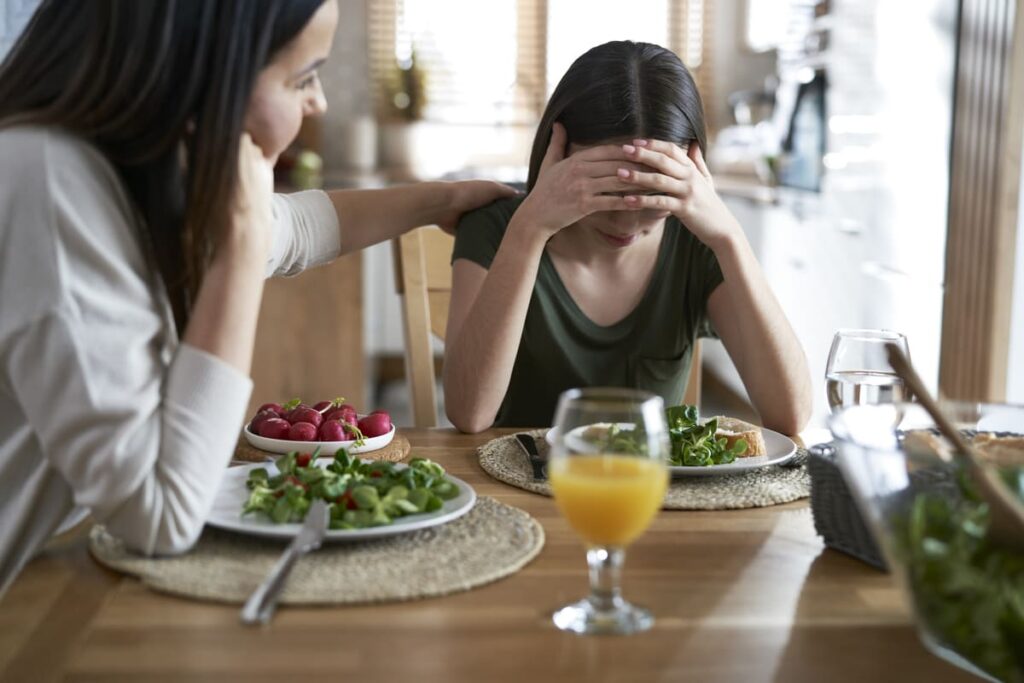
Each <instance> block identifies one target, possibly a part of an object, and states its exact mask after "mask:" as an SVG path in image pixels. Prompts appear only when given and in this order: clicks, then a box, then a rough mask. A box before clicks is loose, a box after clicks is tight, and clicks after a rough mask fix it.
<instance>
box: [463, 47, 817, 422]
mask: <svg viewBox="0 0 1024 683" xmlns="http://www.w3.org/2000/svg"><path fill="white" fill-rule="evenodd" d="M706 148H707V141H706V136H705V129H704V112H703V108H702V105H701V99H700V94H699V93H698V92H697V87H696V85H695V84H694V82H693V78H692V77H691V76H690V73H689V72H688V71H687V70H686V67H685V66H683V63H682V62H681V61H680V60H679V58H678V57H677V56H676V55H675V54H673V53H672V52H670V51H669V50H666V49H664V48H662V47H658V46H656V45H650V44H646V43H633V42H628V41H623V42H612V43H606V44H604V45H600V46H598V47H595V48H593V49H591V50H590V51H588V52H587V53H585V54H584V55H583V56H581V57H580V58H579V59H577V60H576V61H575V62H574V63H573V64H572V66H570V67H569V70H568V71H567V72H566V74H565V76H564V77H563V78H562V80H561V81H560V82H559V84H558V86H557V87H556V88H555V91H554V93H553V94H552V95H551V99H550V101H549V102H548V105H547V108H546V110H545V112H544V115H543V117H542V118H541V122H540V126H539V127H538V129H537V135H536V138H535V141H534V145H533V153H532V155H531V157H530V171H529V180H528V194H527V196H526V197H525V198H508V199H502V200H499V201H497V202H495V203H494V204H492V205H490V206H488V207H485V208H482V209H478V210H477V211H474V212H472V213H469V214H467V215H466V216H465V217H464V219H463V220H462V222H461V224H460V229H459V232H458V233H457V235H456V243H455V251H454V254H453V257H452V258H453V280H452V301H451V309H450V312H449V317H448V331H447V337H446V354H445V374H444V386H445V402H446V408H447V412H448V416H449V418H450V419H451V421H452V422H453V423H454V424H455V425H456V426H457V427H458V428H459V429H461V430H463V431H469V432H476V431H480V430H482V429H486V428H487V427H489V426H491V425H492V424H497V425H499V426H516V427H524V426H538V425H548V424H551V420H552V419H553V416H554V415H553V414H554V409H555V403H556V401H557V398H558V395H559V394H560V393H561V392H562V391H564V390H565V389H568V388H571V387H581V386H625V387H638V388H642V389H647V390H650V391H653V392H655V393H657V394H659V395H661V396H662V397H664V399H665V401H666V403H667V404H669V405H671V404H678V403H679V402H680V401H681V399H682V397H683V393H684V390H685V387H686V377H687V375H688V373H689V368H690V361H691V356H692V350H693V345H694V341H695V340H696V339H697V337H699V336H703V335H712V334H717V335H718V336H719V337H721V339H722V341H723V342H724V344H725V347H726V349H727V350H728V352H729V355H730V356H731V357H732V359H733V361H734V362H735V364H736V367H737V369H738V370H739V372H740V375H741V377H742V378H743V382H744V384H745V385H746V387H747V390H748V392H749V394H750V397H751V399H752V400H753V403H754V406H755V407H756V408H757V410H758V411H759V413H760V415H761V418H762V420H763V422H764V424H765V426H766V427H770V428H773V429H777V430H779V431H783V432H786V433H789V434H794V433H796V432H797V431H799V430H800V429H801V428H802V427H803V425H804V424H805V423H806V421H807V419H808V416H809V413H810V376H809V374H808V370H807V361H806V359H805V357H804V353H803V350H802V348H801V347H800V344H799V342H798V341H797V339H796V337H795V335H794V333H793V331H792V328H791V327H790V325H789V323H788V321H787V320H786V317H785V315H784V314H783V312H782V310H781V309H780V307H779V305H778V303H777V302H776V300H775V297H774V296H773V295H772V293H771V289H770V288H769V286H768V284H767V282H766V281H765V278H764V275H763V274H762V272H761V269H760V267H759V265H758V263H757V260H756V258H755V257H754V254H753V252H752V250H751V248H750V245H749V243H748V242H747V240H746V238H745V236H744V233H743V230H742V228H741V227H740V225H739V224H738V223H737V221H736V219H735V218H734V217H733V216H732V215H731V214H730V213H729V211H728V209H727V208H726V207H725V205H724V204H723V203H722V201H721V200H720V199H719V198H718V196H717V195H716V194H715V191H714V187H713V185H712V180H711V176H710V174H709V173H708V169H707V167H706V166H705V164H704V150H705V149H706Z"/></svg>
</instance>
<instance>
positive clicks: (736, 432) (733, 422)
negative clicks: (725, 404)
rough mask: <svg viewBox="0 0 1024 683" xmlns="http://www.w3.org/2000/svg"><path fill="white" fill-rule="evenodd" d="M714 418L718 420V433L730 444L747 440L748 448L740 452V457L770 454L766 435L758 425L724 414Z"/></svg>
mask: <svg viewBox="0 0 1024 683" xmlns="http://www.w3.org/2000/svg"><path fill="white" fill-rule="evenodd" d="M712 419H715V420H718V431H717V432H716V434H717V435H718V436H720V437H722V436H724V437H725V439H726V441H727V442H728V444H729V446H732V445H733V444H734V443H736V442H737V441H739V440H740V439H743V440H744V441H746V442H747V450H746V451H744V452H743V453H740V454H739V457H741V458H750V457H753V456H755V455H767V454H768V448H767V447H766V446H765V443H764V435H763V434H762V433H761V428H760V427H758V426H757V425H754V424H750V423H749V422H744V421H743V420H739V419H736V418H735V417H725V416H724V415H719V416H718V417H715V418H712Z"/></svg>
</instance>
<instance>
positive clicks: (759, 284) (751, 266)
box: [712, 225, 811, 434]
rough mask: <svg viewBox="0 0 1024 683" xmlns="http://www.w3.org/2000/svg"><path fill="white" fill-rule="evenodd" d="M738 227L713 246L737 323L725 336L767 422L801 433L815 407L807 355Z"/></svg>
mask: <svg viewBox="0 0 1024 683" xmlns="http://www.w3.org/2000/svg"><path fill="white" fill-rule="evenodd" d="M736 228H737V229H736V230H735V231H732V233H731V236H730V237H728V238H726V239H723V240H722V241H721V242H720V243H718V244H716V245H714V246H713V247H712V249H713V251H714V252H715V256H716V257H717V258H718V263H719V266H720V267H721V269H722V274H723V276H724V278H725V281H724V282H723V284H722V286H721V288H720V289H722V290H723V292H724V294H725V295H726V297H727V302H726V305H727V306H728V308H729V315H728V318H729V320H730V321H731V326H732V328H733V329H732V334H729V330H727V329H724V328H725V327H726V326H725V325H723V329H722V330H720V333H723V332H724V333H725V334H722V340H723V341H724V342H725V343H726V345H727V348H728V351H729V355H730V356H731V357H732V359H733V362H734V363H735V364H736V368H737V370H739V372H740V376H741V377H742V378H743V383H744V385H745V386H746V388H747V392H748V393H749V394H750V398H751V400H752V401H753V403H754V407H755V408H756V409H757V411H758V413H759V414H760V415H761V419H762V421H763V422H764V425H765V426H766V427H768V428H770V429H776V430H778V431H781V432H784V433H787V434H796V433H797V432H799V431H800V430H801V429H802V428H803V427H804V426H805V425H806V423H807V420H808V419H809V418H810V412H811V382H810V372H809V370H808V367H807V358H806V356H805V354H804V351H803V348H802V346H801V345H800V341H799V340H798V339H797V337H796V334H795V333H794V332H793V328H792V327H791V326H790V324H789V320H788V319H787V318H786V315H785V313H784V312H783V310H782V307H781V306H780V305H779V302H778V300H776V298H775V295H774V294H773V293H772V290H771V287H770V286H769V284H768V281H767V279H766V278H765V276H764V273H763V271H762V270H761V266H760V264H759V263H758V262H757V258H756V256H755V255H754V253H753V250H752V249H751V247H750V244H749V242H748V241H747V239H746V237H745V236H744V234H743V231H742V229H740V228H739V226H738V225H737V226H736ZM716 294H717V292H716ZM712 298H715V297H714V295H712ZM718 317H721V316H718ZM717 325H718V323H717V322H716V326H717Z"/></svg>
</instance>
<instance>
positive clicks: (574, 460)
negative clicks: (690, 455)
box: [548, 388, 670, 634]
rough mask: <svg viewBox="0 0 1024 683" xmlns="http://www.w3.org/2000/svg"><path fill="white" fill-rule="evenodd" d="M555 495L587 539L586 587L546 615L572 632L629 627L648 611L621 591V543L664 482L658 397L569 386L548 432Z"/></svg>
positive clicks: (641, 524) (654, 506)
mask: <svg viewBox="0 0 1024 683" xmlns="http://www.w3.org/2000/svg"><path fill="white" fill-rule="evenodd" d="M548 441H549V443H550V444H551V455H550V460H549V462H548V476H549V478H550V480H551V489H552V491H553V492H554V494H555V503H556V504H557V506H558V509H559V511H560V512H561V513H562V516H563V517H565V519H566V520H567V521H568V522H569V526H571V527H572V529H573V530H574V531H575V532H576V534H577V535H579V536H580V537H581V538H582V539H583V542H584V544H585V545H586V547H587V564H588V565H589V567H590V595H589V596H588V597H586V598H584V599H583V600H580V601H579V602H576V603H573V604H571V605H567V606H565V607H563V608H561V609H560V610H558V611H557V612H555V613H554V615H553V621H554V622H555V626H557V627H558V628H560V629H562V630H565V631H574V632H576V633H618V634H626V633H636V632H638V631H644V630H646V629H648V628H650V627H651V625H652V624H653V623H654V619H653V617H652V616H651V613H650V612H648V611H647V610H646V609H643V608H642V607H637V606H635V605H631V604H630V603H628V602H626V601H625V600H623V598H622V593H621V589H620V587H619V578H620V574H621V572H622V564H623V560H624V558H625V553H626V547H627V546H628V545H629V544H630V543H631V542H632V541H633V540H635V539H636V538H637V537H639V536H640V535H641V534H642V533H643V532H644V531H645V530H646V529H647V527H648V525H649V524H650V523H651V520H653V519H654V516H655V515H656V514H657V512H658V510H659V509H660V508H661V505H662V502H663V499H664V498H665V490H666V488H667V487H668V479H669V473H668V456H669V449H670V445H669V439H668V427H667V425H666V423H665V405H664V403H663V402H662V400H661V398H660V397H658V396H655V395H653V394H650V393H647V392H643V391H637V390H634V389H602V388H591V389H571V390H569V391H566V392H565V393H563V394H562V396H561V397H560V398H559V401H558V408H557V410H556V412H555V424H554V428H553V429H552V430H551V432H550V433H549V434H548Z"/></svg>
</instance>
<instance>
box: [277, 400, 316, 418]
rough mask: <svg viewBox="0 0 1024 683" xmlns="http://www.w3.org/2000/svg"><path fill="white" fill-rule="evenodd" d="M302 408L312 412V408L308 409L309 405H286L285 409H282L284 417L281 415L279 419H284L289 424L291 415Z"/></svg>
mask: <svg viewBox="0 0 1024 683" xmlns="http://www.w3.org/2000/svg"><path fill="white" fill-rule="evenodd" d="M304 408H305V409H309V410H313V409H312V408H310V407H309V405H307V404H305V403H287V404H285V407H284V415H282V416H281V417H283V418H284V419H286V420H288V421H289V422H291V421H292V417H291V416H292V413H294V412H295V411H296V410H302V409H304Z"/></svg>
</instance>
